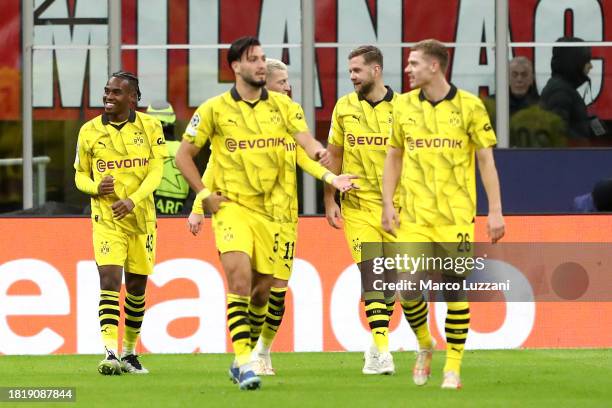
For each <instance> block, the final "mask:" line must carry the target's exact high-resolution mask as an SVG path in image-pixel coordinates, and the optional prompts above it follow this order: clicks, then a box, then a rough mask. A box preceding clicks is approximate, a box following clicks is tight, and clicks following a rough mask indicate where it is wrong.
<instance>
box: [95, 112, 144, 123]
mask: <svg viewBox="0 0 612 408" xmlns="http://www.w3.org/2000/svg"><path fill="white" fill-rule="evenodd" d="M135 121H136V111H133V110H131V109H130V114H129V115H128V122H130V123H134V122H135ZM102 124H103V125H104V126H106V125H108V124H110V120H108V115H107V114H106V112H104V113H103V114H102Z"/></svg>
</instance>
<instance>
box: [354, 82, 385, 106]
mask: <svg viewBox="0 0 612 408" xmlns="http://www.w3.org/2000/svg"><path fill="white" fill-rule="evenodd" d="M385 88H387V93H386V94H385V97H384V98H382V99H381V100H380V101H376V102H370V101H369V100H367V99H366V98H364V97H363V96H361V94H360V93H357V99H359V100H360V101H366V102H367V103H369V104H370V106H371V107H375V106H376V105H378V104H379V103H381V102H382V101H385V102H391V101H392V100H393V89H391V88H390V87H388V86H387V85H385Z"/></svg>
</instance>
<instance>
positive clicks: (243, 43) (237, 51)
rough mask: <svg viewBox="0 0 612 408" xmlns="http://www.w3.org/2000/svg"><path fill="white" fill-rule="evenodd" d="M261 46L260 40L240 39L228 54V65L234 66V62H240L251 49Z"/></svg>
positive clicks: (234, 43) (252, 38)
mask: <svg viewBox="0 0 612 408" xmlns="http://www.w3.org/2000/svg"><path fill="white" fill-rule="evenodd" d="M257 45H261V43H260V42H259V40H258V39H257V38H255V37H250V36H249V37H240V38H238V39H237V40H235V41H234V42H233V43H232V45H231V46H230V48H229V52H228V53H227V63H228V64H229V65H232V62H234V61H240V59H241V58H242V55H243V54H244V53H245V52H246V51H248V49H249V48H251V47H254V46H257Z"/></svg>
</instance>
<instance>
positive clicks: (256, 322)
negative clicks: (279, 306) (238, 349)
mask: <svg viewBox="0 0 612 408" xmlns="http://www.w3.org/2000/svg"><path fill="white" fill-rule="evenodd" d="M266 310H268V305H267V304H265V305H263V306H256V305H254V304H253V303H249V323H250V324H251V348H254V347H255V345H256V344H257V340H259V336H260V335H261V329H262V326H263V324H264V321H265V320H266Z"/></svg>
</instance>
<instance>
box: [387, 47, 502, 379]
mask: <svg viewBox="0 0 612 408" xmlns="http://www.w3.org/2000/svg"><path fill="white" fill-rule="evenodd" d="M447 65H448V52H447V49H446V47H445V46H444V45H443V44H442V43H440V42H439V41H436V40H424V41H421V42H419V43H417V44H416V45H415V46H414V47H412V49H411V52H410V55H409V57H408V65H407V67H406V69H405V72H406V73H407V74H408V78H409V80H410V86H411V88H412V89H413V90H412V91H410V92H408V93H405V94H402V95H401V96H400V97H399V100H398V101H397V102H396V104H395V106H394V110H393V130H392V134H391V140H390V142H389V148H388V152H387V158H386V161H385V168H384V174H383V215H382V225H383V228H384V229H385V230H386V231H387V232H389V233H390V234H393V235H396V236H397V239H398V241H399V242H407V243H420V244H419V245H423V248H427V249H426V251H427V255H431V254H434V253H437V254H441V255H440V256H445V254H449V253H452V250H451V248H457V250H458V251H464V252H466V253H469V252H470V246H471V242H472V241H473V238H474V217H475V216H476V186H475V179H476V171H475V161H476V160H475V159H477V161H478V167H479V169H480V176H481V178H482V182H483V185H484V188H485V191H486V194H487V199H488V203H489V216H488V220H487V231H488V235H489V237H490V238H491V241H492V242H497V241H498V240H499V239H501V238H502V237H503V235H504V230H505V227H504V220H503V216H502V207H501V198H500V188H499V180H498V176H497V170H496V168H495V162H494V159H493V151H492V147H493V146H494V145H495V144H496V138H495V134H494V132H493V129H492V127H491V124H490V121H489V117H488V114H487V111H486V110H485V108H484V106H483V104H482V102H481V101H480V99H479V98H478V97H476V96H475V95H472V94H470V93H468V92H466V91H464V90H461V89H457V88H456V87H455V86H454V85H452V84H449V83H448V82H447V80H446V78H445V71H446V68H447ZM398 182H399V185H400V193H401V194H400V197H401V203H400V208H401V210H400V211H397V209H396V206H395V205H394V201H393V199H394V194H395V192H396V189H397V185H398ZM445 243H446V245H444V244H445ZM451 243H452V246H450V245H449V244H451ZM408 255H412V256H420V255H421V254H420V253H414V254H408ZM442 279H443V282H451V283H454V282H459V283H461V281H462V280H463V279H465V276H463V275H462V274H460V273H459V272H457V273H454V274H453V273H452V272H450V273H449V272H447V271H445V272H444V275H443V277H442ZM444 296H445V300H446V303H447V307H448V312H447V317H446V323H445V332H446V343H447V345H446V363H445V365H444V379H443V382H442V388H450V389H457V388H461V380H460V368H461V360H462V357H463V349H464V345H465V340H466V338H467V333H468V329H469V320H470V310H469V304H468V302H467V296H466V294H465V292H463V291H447V292H445V293H444ZM414 302H415V304H416V305H417V306H416V307H418V308H419V310H420V311H422V312H421V313H423V316H424V317H425V318H424V323H423V324H422V325H420V326H419V327H417V328H416V330H415V331H416V335H417V339H418V341H419V352H418V353H417V361H416V364H415V368H414V370H413V380H414V382H415V383H416V384H417V385H423V384H425V383H426V382H427V380H428V377H429V375H430V364H431V356H432V350H433V348H434V346H435V344H434V343H433V339H432V337H431V335H430V333H429V329H428V326H427V317H426V316H427V303H426V302H424V300H423V298H422V296H420V297H419V298H417V299H414Z"/></svg>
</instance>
